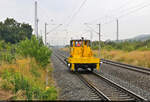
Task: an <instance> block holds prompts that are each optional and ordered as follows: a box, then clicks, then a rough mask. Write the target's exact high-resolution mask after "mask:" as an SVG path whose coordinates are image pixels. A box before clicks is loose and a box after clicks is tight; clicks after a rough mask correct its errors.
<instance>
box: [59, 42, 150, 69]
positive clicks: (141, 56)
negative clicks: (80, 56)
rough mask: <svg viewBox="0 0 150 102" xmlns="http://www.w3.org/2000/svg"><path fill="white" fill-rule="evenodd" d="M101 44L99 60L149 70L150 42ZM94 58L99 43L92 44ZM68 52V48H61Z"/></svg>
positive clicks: (96, 54)
mask: <svg viewBox="0 0 150 102" xmlns="http://www.w3.org/2000/svg"><path fill="white" fill-rule="evenodd" d="M100 44H101V51H100V53H101V58H105V59H109V60H113V61H117V62H122V63H126V64H131V65H135V66H142V67H148V68H150V40H146V41H132V40H131V41H122V42H121V41H120V42H114V41H105V42H100ZM92 49H93V54H94V56H96V57H98V53H99V52H98V51H99V50H98V49H99V42H98V41H93V42H92ZM62 50H64V51H69V49H68V46H66V48H63V49H62Z"/></svg>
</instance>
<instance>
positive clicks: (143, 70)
mask: <svg viewBox="0 0 150 102" xmlns="http://www.w3.org/2000/svg"><path fill="white" fill-rule="evenodd" d="M101 62H103V63H105V64H110V65H113V66H118V67H120V68H125V69H128V70H133V71H137V72H140V73H144V74H147V75H150V69H149V68H144V67H139V66H133V65H129V64H124V63H120V62H115V61H111V60H106V59H101Z"/></svg>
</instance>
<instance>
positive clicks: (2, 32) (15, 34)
mask: <svg viewBox="0 0 150 102" xmlns="http://www.w3.org/2000/svg"><path fill="white" fill-rule="evenodd" d="M32 31H33V29H32V27H31V25H29V24H25V23H18V22H17V21H15V20H14V19H13V18H7V19H6V20H5V21H4V22H0V40H4V41H5V42H10V43H12V44H15V43H18V42H19V41H21V40H25V38H28V39H31V36H32Z"/></svg>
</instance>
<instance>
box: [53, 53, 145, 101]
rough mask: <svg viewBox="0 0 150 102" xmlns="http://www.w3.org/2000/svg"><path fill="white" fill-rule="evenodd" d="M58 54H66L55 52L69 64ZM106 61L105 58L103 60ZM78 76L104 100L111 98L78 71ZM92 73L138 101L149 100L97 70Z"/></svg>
mask: <svg viewBox="0 0 150 102" xmlns="http://www.w3.org/2000/svg"><path fill="white" fill-rule="evenodd" d="M58 55H60V56H62V57H63V58H66V57H65V56H64V55H62V54H60V53H59V54H58V53H57V54H55V56H56V57H57V58H58V59H59V60H61V61H63V63H64V64H65V65H66V66H67V63H65V61H64V60H63V59H61V58H60V57H58ZM103 61H104V60H103ZM76 74H77V76H78V77H79V79H80V80H81V81H82V82H83V83H84V84H86V86H88V87H89V88H90V89H92V91H94V93H95V94H97V95H98V96H99V97H102V98H103V99H104V100H110V99H109V98H108V97H107V96H106V95H105V94H104V93H103V92H101V91H100V90H98V89H97V88H96V87H95V86H94V85H93V84H92V83H90V82H88V81H87V80H86V79H85V78H83V77H82V76H81V75H80V74H78V73H77V72H76ZM92 74H94V75H96V76H97V77H100V78H101V79H103V80H104V81H105V82H107V83H108V84H110V85H111V86H113V87H115V88H117V89H119V90H121V91H122V92H124V93H127V94H128V95H129V96H131V97H133V98H134V99H135V100H136V101H147V99H145V98H143V97H142V96H140V95H138V94H136V93H134V92H132V91H130V90H128V89H126V88H124V87H122V86H120V85H119V84H117V83H115V82H113V81H111V80H109V79H108V78H105V77H104V76H102V75H100V74H97V73H95V72H93V73H92Z"/></svg>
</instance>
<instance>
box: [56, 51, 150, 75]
mask: <svg viewBox="0 0 150 102" xmlns="http://www.w3.org/2000/svg"><path fill="white" fill-rule="evenodd" d="M59 53H61V51H60V50H59ZM62 57H66V56H64V55H63V56H62ZM101 62H102V63H105V64H109V65H112V66H117V67H119V68H124V69H128V70H132V71H136V72H139V73H143V74H146V75H150V68H144V67H139V66H133V65H129V64H124V63H120V62H116V61H111V60H107V59H103V58H102V59H101Z"/></svg>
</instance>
